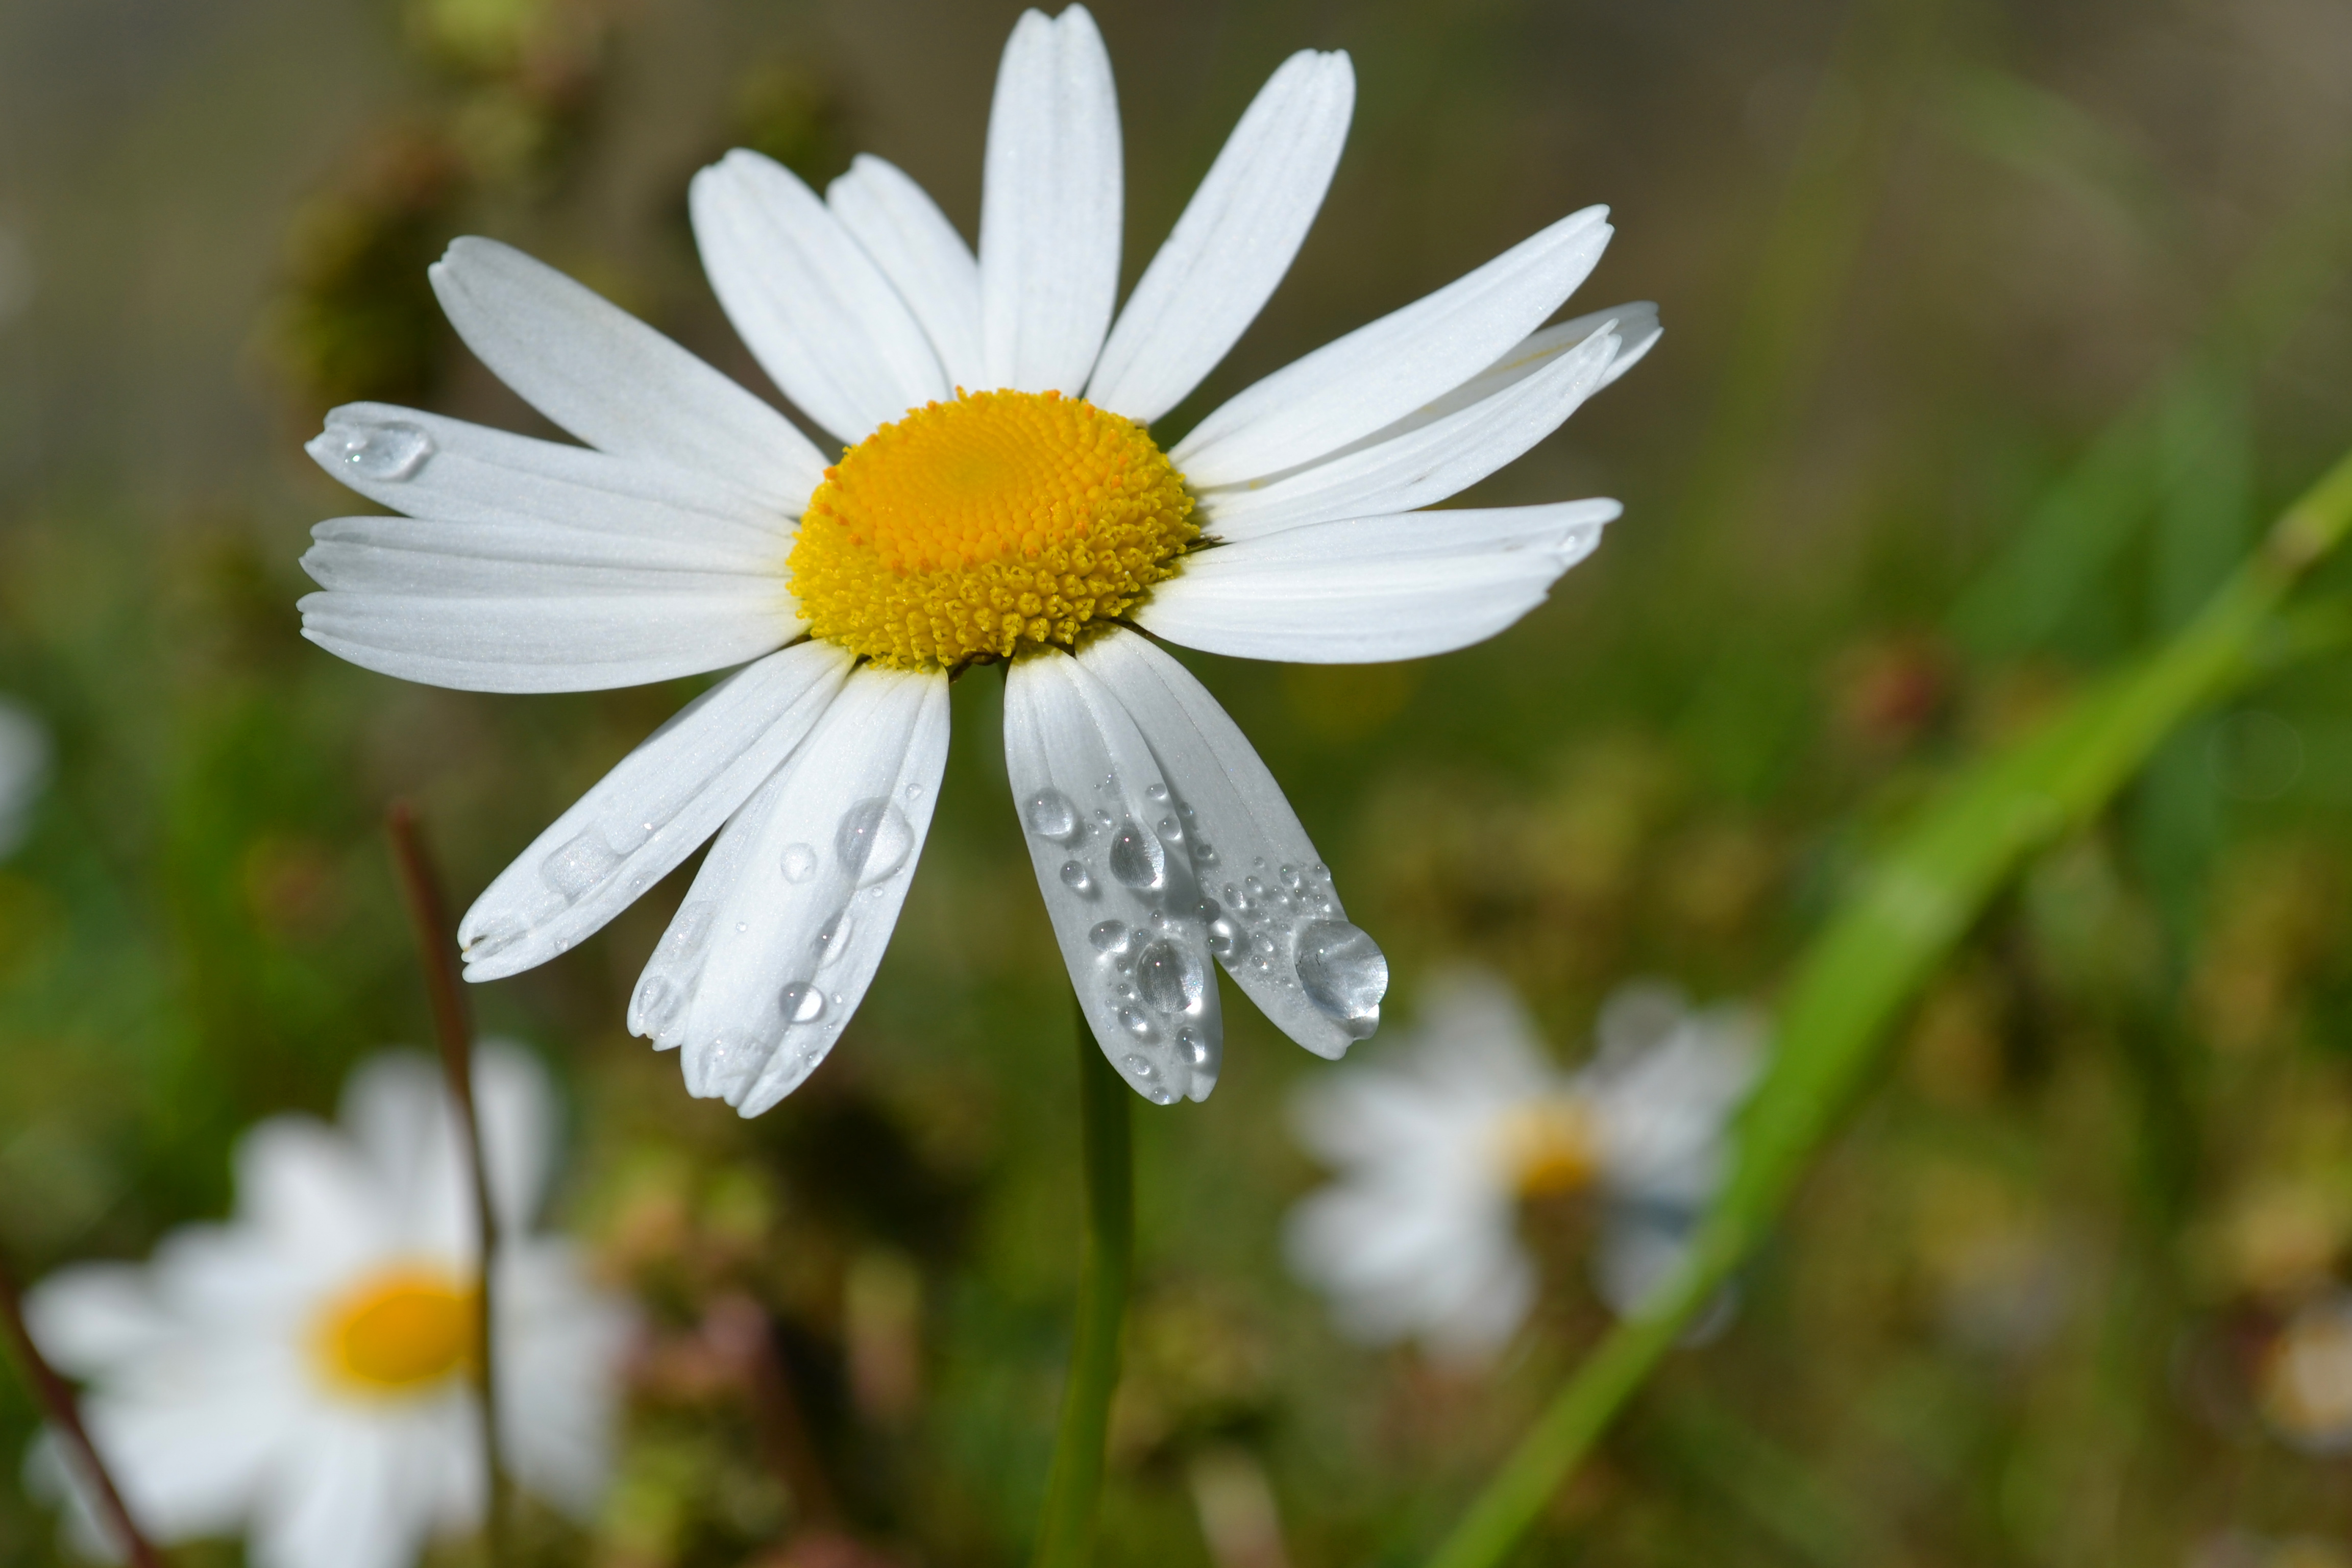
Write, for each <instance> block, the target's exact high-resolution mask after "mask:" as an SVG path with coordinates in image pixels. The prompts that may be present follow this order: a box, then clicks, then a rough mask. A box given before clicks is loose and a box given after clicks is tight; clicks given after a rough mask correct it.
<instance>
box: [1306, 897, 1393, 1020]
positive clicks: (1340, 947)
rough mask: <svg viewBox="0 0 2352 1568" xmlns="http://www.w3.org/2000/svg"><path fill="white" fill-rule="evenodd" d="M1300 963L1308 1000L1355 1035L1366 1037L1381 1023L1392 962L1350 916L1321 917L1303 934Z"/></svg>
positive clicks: (1323, 1013) (1319, 1010)
mask: <svg viewBox="0 0 2352 1568" xmlns="http://www.w3.org/2000/svg"><path fill="white" fill-rule="evenodd" d="M1297 965H1298V983H1299V984H1300V985H1302V986H1303V987H1305V988H1306V992H1307V1000H1308V1001H1310V1002H1312V1003H1314V1004H1315V1007H1316V1010H1317V1011H1318V1012H1319V1013H1321V1014H1322V1015H1323V1016H1325V1017H1327V1018H1329V1019H1330V1020H1331V1021H1332V1022H1333V1023H1335V1024H1338V1025H1339V1027H1340V1028H1341V1029H1343V1030H1345V1031H1346V1032H1347V1034H1348V1036H1349V1038H1350V1039H1358V1040H1360V1039H1363V1038H1365V1037H1368V1036H1370V1034H1371V1033H1372V1031H1373V1030H1375V1029H1377V1028H1379V1027H1380V1026H1381V997H1382V996H1383V995H1385V994H1387V993H1388V988H1389V961H1388V958H1387V956H1386V955H1385V954H1383V953H1382V952H1381V950H1380V947H1379V945H1378V944H1377V943H1375V942H1373V941H1372V939H1371V938H1370V936H1368V935H1366V934H1365V933H1364V931H1362V930H1361V929H1360V928H1359V927H1356V926H1352V925H1349V923H1348V922H1347V921H1316V922H1315V923H1314V924H1313V925H1310V926H1308V927H1307V929H1306V930H1305V931H1300V932H1299V933H1298V960H1297Z"/></svg>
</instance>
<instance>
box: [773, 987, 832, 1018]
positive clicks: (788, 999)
mask: <svg viewBox="0 0 2352 1568" xmlns="http://www.w3.org/2000/svg"><path fill="white" fill-rule="evenodd" d="M776 1005H778V1006H779V1007H781V1008H782V1009H783V1014H784V1017H785V1018H786V1020H787V1021H789V1022H791V1023H794V1024H814V1023H815V1022H816V1021H817V1020H818V1019H819V1018H821V1017H823V1016H824V992H822V991H820V990H818V989H817V988H816V987H815V986H814V985H812V984H809V983H808V982H807V981H805V980H795V981H793V983H792V984H790V985H787V986H785V987H784V989H783V994H782V995H780V996H778V997H777V998H776Z"/></svg>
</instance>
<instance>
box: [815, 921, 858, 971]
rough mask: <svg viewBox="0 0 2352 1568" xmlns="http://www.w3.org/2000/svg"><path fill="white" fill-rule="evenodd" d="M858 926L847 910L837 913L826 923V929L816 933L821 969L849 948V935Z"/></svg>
mask: <svg viewBox="0 0 2352 1568" xmlns="http://www.w3.org/2000/svg"><path fill="white" fill-rule="evenodd" d="M855 926H856V921H854V920H853V919H852V918H851V916H850V913H849V911H848V910H839V911H837V912H835V915H834V917H833V918H832V919H831V920H829V921H825V922H824V930H823V931H819V932H817V933H816V942H815V944H814V945H815V947H816V963H817V967H818V968H819V969H822V968H824V966H825V965H826V964H828V963H832V962H833V961H834V960H835V959H837V958H839V957H840V956H841V954H842V952H843V950H845V948H847V947H848V946H849V933H850V931H852V930H853V929H854V928H855Z"/></svg>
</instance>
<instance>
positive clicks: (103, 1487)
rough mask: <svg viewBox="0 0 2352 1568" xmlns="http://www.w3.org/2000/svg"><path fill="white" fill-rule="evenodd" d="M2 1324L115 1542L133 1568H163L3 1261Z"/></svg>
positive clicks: (0, 1281)
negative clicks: (29, 1324) (36, 1338)
mask: <svg viewBox="0 0 2352 1568" xmlns="http://www.w3.org/2000/svg"><path fill="white" fill-rule="evenodd" d="M0 1320H5V1327H6V1331H7V1335H8V1344H9V1347H10V1348H11V1349H13V1350H14V1351H15V1352H16V1361H17V1364H18V1365H20V1366H22V1367H23V1368H24V1370H25V1381H26V1383H28V1384H32V1386H33V1394H34V1396H35V1397H37V1399H39V1400H40V1402H41V1408H42V1410H43V1411H45V1412H46V1413H47V1415H48V1417H49V1425H51V1426H55V1427H56V1428H57V1429H58V1435H59V1436H61V1437H62V1438H64V1440H65V1445H66V1449H67V1463H68V1464H70V1465H72V1466H74V1467H75V1468H77V1469H79V1471H80V1472H81V1475H82V1479H84V1480H85V1481H87V1482H88V1483H89V1487H90V1489H91V1490H92V1491H94V1492H96V1493H97V1494H98V1510H99V1512H100V1515H102V1516H103V1517H104V1519H105V1521H106V1522H107V1524H108V1525H109V1526H110V1531H111V1533H112V1534H113V1536H114V1538H115V1539H116V1540H117V1541H119V1542H121V1544H122V1546H123V1549H124V1552H125V1554H126V1555H128V1556H129V1557H130V1559H131V1568H163V1558H161V1557H159V1556H157V1555H156V1554H155V1548H154V1546H153V1545H152V1543H151V1542H149V1541H148V1539H147V1537H146V1536H144V1535H142V1533H140V1530H139V1526H138V1524H137V1523H136V1522H135V1521H133V1520H132V1519H131V1510H130V1508H129V1507H128V1506H127V1505H126V1504H125V1503H124V1502H123V1500H122V1493H121V1490H120V1489H118V1488H117V1487H116V1486H115V1484H114V1478H113V1477H112V1476H111V1475H110V1474H108V1473H107V1468H106V1461H105V1460H104V1459H102V1458H100V1457H99V1453H98V1447H97V1446H96V1445H95V1444H93V1443H92V1442H91V1441H90V1440H89V1430H88V1429H87V1428H86V1427H84V1426H82V1424H81V1409H80V1406H79V1405H77V1404H76V1403H75V1400H74V1393H73V1390H72V1389H71V1388H70V1387H68V1386H67V1384H66V1380H65V1379H64V1378H62V1377H59V1376H58V1373H57V1369H56V1368H55V1367H53V1366H51V1365H50V1364H49V1363H48V1358H47V1357H46V1356H44V1355H43V1354H41V1347H40V1346H38V1345H37V1344H35V1343H34V1342H33V1336H32V1333H31V1332H30V1331H28V1330H27V1329H26V1327H25V1307H24V1302H23V1300H21V1298H20V1297H19V1295H18V1293H17V1289H16V1277H15V1276H14V1275H13V1274H11V1273H10V1272H9V1271H8V1266H7V1264H6V1263H5V1261H0Z"/></svg>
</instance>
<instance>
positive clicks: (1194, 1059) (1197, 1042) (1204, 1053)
mask: <svg viewBox="0 0 2352 1568" xmlns="http://www.w3.org/2000/svg"><path fill="white" fill-rule="evenodd" d="M1176 1044H1177V1046H1178V1047H1181V1049H1182V1051H1183V1052H1184V1059H1185V1060H1186V1061H1188V1062H1190V1063H1192V1065H1193V1066H1194V1067H1196V1068H1204V1067H1207V1066H1208V1065H1209V1042H1208V1041H1207V1040H1206V1039H1204V1038H1202V1035H1201V1031H1200V1030H1198V1029H1195V1028H1192V1026H1189V1025H1188V1026H1185V1027H1183V1028H1181V1029H1179V1030H1177V1031H1176Z"/></svg>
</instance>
